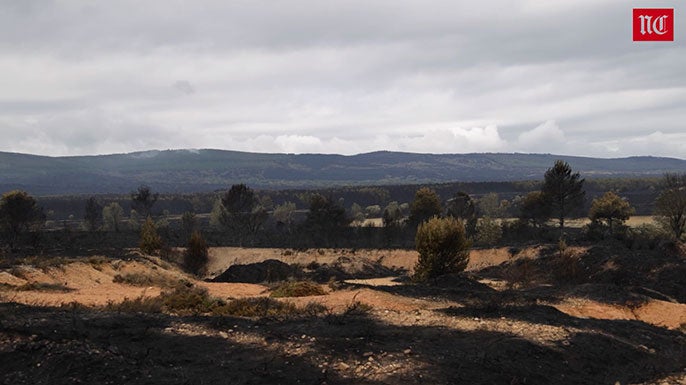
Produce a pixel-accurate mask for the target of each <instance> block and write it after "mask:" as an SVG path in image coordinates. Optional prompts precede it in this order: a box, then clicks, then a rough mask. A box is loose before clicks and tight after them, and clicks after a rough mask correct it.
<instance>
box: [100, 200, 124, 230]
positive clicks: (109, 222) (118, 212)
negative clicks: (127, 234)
mask: <svg viewBox="0 0 686 385" xmlns="http://www.w3.org/2000/svg"><path fill="white" fill-rule="evenodd" d="M123 217H124V209H122V208H121V206H120V205H119V203H117V202H112V203H110V204H109V205H107V206H105V207H104V208H103V209H102V219H103V222H104V223H105V229H106V230H109V231H114V232H117V233H118V232H119V231H121V229H122V226H121V221H122V219H123Z"/></svg>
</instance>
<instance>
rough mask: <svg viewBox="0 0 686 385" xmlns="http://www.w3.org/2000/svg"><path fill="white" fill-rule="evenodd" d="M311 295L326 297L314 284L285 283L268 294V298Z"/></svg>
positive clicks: (307, 282)
mask: <svg viewBox="0 0 686 385" xmlns="http://www.w3.org/2000/svg"><path fill="white" fill-rule="evenodd" d="M311 295H326V292H325V291H324V289H322V287H321V286H319V285H318V284H316V283H314V282H309V281H295V282H285V283H283V284H281V285H279V286H277V287H276V288H275V289H274V290H273V291H272V293H271V294H270V297H274V298H281V297H308V296H311Z"/></svg>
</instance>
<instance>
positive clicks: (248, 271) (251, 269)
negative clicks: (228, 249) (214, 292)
mask: <svg viewBox="0 0 686 385" xmlns="http://www.w3.org/2000/svg"><path fill="white" fill-rule="evenodd" d="M301 276H302V271H301V270H300V269H298V268H297V267H295V266H291V265H289V264H287V263H284V262H281V261H279V260H276V259H268V260H266V261H264V262H258V263H249V264H246V265H233V266H231V267H229V268H228V269H226V270H225V271H224V272H223V273H221V274H219V275H218V276H216V277H215V278H213V279H212V282H243V283H261V282H276V281H285V280H287V279H289V278H300V277H301Z"/></svg>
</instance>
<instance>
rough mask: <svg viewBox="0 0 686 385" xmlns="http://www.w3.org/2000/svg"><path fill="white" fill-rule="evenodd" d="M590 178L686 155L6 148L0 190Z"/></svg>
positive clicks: (642, 173) (660, 167)
mask: <svg viewBox="0 0 686 385" xmlns="http://www.w3.org/2000/svg"><path fill="white" fill-rule="evenodd" d="M557 159H561V160H564V161H566V162H568V163H569V164H570V165H571V166H572V168H573V169H574V171H579V172H581V174H582V176H584V177H585V178H596V177H647V176H660V175H661V174H663V173H665V172H686V160H683V159H676V158H662V157H651V156H640V157H628V158H614V159H604V158H590V157H578V156H562V155H552V154H519V153H514V154H509V153H478V154H416V153H404V152H389V151H378V152H371V153H366V154H359V155H350V156H344V155H324V154H263V153H249V152H239V151H224V150H165V151H157V150H154V151H144V152H133V153H128V154H112V155H93V156H64V157H49V156H39V155H29V154H19V153H8V152H0V191H7V190H11V189H22V190H26V191H28V192H29V193H32V194H36V195H61V194H96V193H127V192H130V191H133V190H135V189H136V187H138V186H139V185H141V184H145V185H148V186H150V187H151V188H152V189H153V190H154V191H159V192H163V193H191V192H204V191H212V190H217V189H225V188H227V187H229V186H231V185H232V184H236V183H245V184H247V185H249V186H251V187H253V188H258V189H284V188H310V187H311V188H320V187H328V186H341V185H397V184H419V183H441V182H455V181H465V182H488V181H513V180H536V179H541V180H542V179H543V174H544V173H545V171H546V170H547V169H548V168H550V167H551V166H552V165H553V163H554V162H555V160H557Z"/></svg>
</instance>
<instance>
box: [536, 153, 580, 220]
mask: <svg viewBox="0 0 686 385" xmlns="http://www.w3.org/2000/svg"><path fill="white" fill-rule="evenodd" d="M542 192H543V197H544V199H545V201H546V202H548V204H549V205H550V209H551V212H552V215H553V216H554V217H555V218H557V220H558V221H559V225H560V232H563V231H564V227H565V218H566V217H567V216H569V214H570V213H571V212H572V211H574V210H576V209H578V208H579V207H580V206H581V205H582V204H583V201H584V197H585V195H586V193H585V192H584V179H581V176H580V175H579V173H578V172H576V173H572V168H571V167H570V166H569V164H568V163H567V162H564V161H561V160H557V161H555V165H554V166H553V167H551V168H549V169H548V171H546V172H545V175H544V181H543V188H542Z"/></svg>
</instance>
